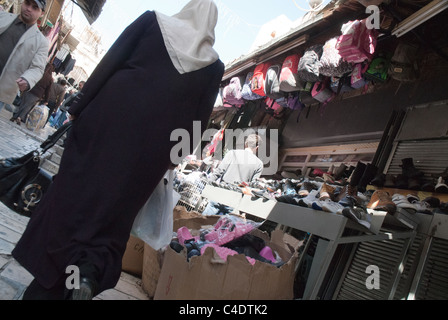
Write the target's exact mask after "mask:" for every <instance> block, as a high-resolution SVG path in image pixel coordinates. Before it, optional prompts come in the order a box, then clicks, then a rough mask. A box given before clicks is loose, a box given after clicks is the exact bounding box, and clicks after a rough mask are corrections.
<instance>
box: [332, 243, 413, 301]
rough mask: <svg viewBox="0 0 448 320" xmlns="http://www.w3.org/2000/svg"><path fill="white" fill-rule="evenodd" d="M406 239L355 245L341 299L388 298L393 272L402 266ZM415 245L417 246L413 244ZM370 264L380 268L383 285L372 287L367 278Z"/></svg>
mask: <svg viewBox="0 0 448 320" xmlns="http://www.w3.org/2000/svg"><path fill="white" fill-rule="evenodd" d="M404 243H405V240H403V239H398V240H383V241H370V242H361V243H359V245H358V246H357V248H356V249H355V250H356V251H355V253H354V255H353V259H352V261H351V263H350V264H349V266H348V269H347V272H346V274H345V276H344V277H343V280H342V282H341V284H340V289H339V291H338V292H337V295H336V299H337V300H385V299H388V297H389V292H390V290H391V287H392V285H393V283H392V282H393V279H392V277H393V274H394V272H395V270H396V268H397V267H398V262H399V261H398V259H399V257H400V255H401V251H402V249H403V246H404ZM412 247H413V246H412ZM370 265H376V266H378V268H379V270H380V289H379V290H375V289H373V290H369V289H367V287H366V280H367V277H368V276H369V274H367V273H366V269H367V267H368V266H370Z"/></svg>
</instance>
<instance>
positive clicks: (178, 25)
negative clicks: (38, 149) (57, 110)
mask: <svg viewBox="0 0 448 320" xmlns="http://www.w3.org/2000/svg"><path fill="white" fill-rule="evenodd" d="M217 11H218V9H217V7H216V4H215V3H214V2H213V1H211V0H192V1H190V2H189V3H188V4H186V5H185V7H184V8H183V9H182V10H181V11H180V12H179V13H177V14H175V15H173V16H166V15H164V14H162V13H160V12H156V11H147V12H145V13H143V14H142V15H141V16H140V17H139V18H137V19H136V20H135V21H134V22H133V23H132V24H130V25H129V26H128V27H127V28H126V29H125V30H124V31H123V33H122V34H121V35H120V36H119V37H118V39H117V40H116V41H115V43H114V44H113V45H112V47H111V48H110V49H109V51H108V52H107V53H106V55H105V56H104V58H103V59H102V60H101V62H100V63H99V64H98V66H97V67H96V69H95V70H94V71H93V73H92V74H91V75H90V77H89V79H88V80H87V81H86V84H85V85H84V87H83V89H82V91H81V92H80V94H79V95H78V96H77V97H76V99H75V101H74V102H73V104H72V105H71V107H70V110H69V113H70V118H71V120H72V123H73V124H72V129H71V132H70V134H69V135H68V137H67V139H66V143H65V149H64V153H63V156H62V159H61V163H60V167H59V172H58V175H57V176H56V177H55V179H54V181H53V183H52V185H51V186H50V188H49V189H48V191H47V193H46V195H45V197H44V198H43V199H42V200H41V202H40V204H39V206H38V207H37V208H36V210H35V211H34V213H33V215H32V216H31V218H30V220H29V222H28V225H27V228H26V230H25V232H24V233H23V235H22V237H21V239H20V240H19V241H18V243H17V245H16V247H15V249H14V250H13V257H14V258H15V259H16V260H17V261H18V262H19V263H20V264H21V265H22V266H23V267H24V268H26V269H27V270H28V271H29V272H30V273H31V274H32V275H33V276H34V280H33V281H32V282H31V284H30V286H29V287H28V288H27V290H26V291H25V293H24V295H23V299H25V300H27V299H74V300H81V299H92V297H93V296H95V295H97V294H99V293H101V292H102V291H104V290H107V289H111V288H114V287H115V286H116V284H117V282H118V280H119V278H120V274H121V262H122V259H123V255H124V252H125V250H126V244H127V242H128V239H129V236H130V233H131V229H132V226H133V223H134V220H135V217H136V216H137V214H138V213H139V211H140V209H141V208H142V207H143V206H144V204H145V203H146V202H147V200H148V198H149V197H150V195H151V194H152V192H153V191H154V190H155V188H156V186H157V185H158V184H159V182H160V181H161V180H162V178H163V176H164V175H165V173H166V172H167V171H168V170H169V168H171V166H172V165H173V162H172V159H171V150H172V149H173V148H174V147H175V146H176V145H177V144H178V141H172V139H171V135H172V133H173V131H175V130H176V129H182V130H183V131H185V132H186V133H188V134H189V135H190V137H193V128H195V127H196V126H195V122H196V121H199V122H200V123H201V132H203V131H204V130H205V129H206V127H207V124H208V121H209V118H210V115H211V113H212V111H213V106H214V103H215V101H216V96H217V94H218V91H219V84H220V82H221V80H222V76H223V74H224V64H223V63H222V61H221V60H220V59H219V55H218V53H217V52H216V51H215V50H214V49H213V45H214V42H215V33H214V29H215V26H216V23H217V19H218V12H217ZM168 84H169V85H168ZM173 88H175V90H174V91H173ZM186 138H188V137H186ZM189 141H190V139H189ZM196 142H199V141H196ZM196 142H195V141H190V148H191V149H190V150H193V148H194V147H195V146H196V144H195V143H196ZM174 164H176V163H174ZM69 266H70V267H71V268H72V269H73V268H74V269H77V270H78V271H79V275H80V281H79V285H80V287H79V289H72V288H67V287H66V285H65V283H66V281H67V279H68V277H69V276H70V275H69V274H67V273H66V270H67V268H68V267H69ZM68 280H70V279H68Z"/></svg>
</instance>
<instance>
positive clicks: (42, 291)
mask: <svg viewBox="0 0 448 320" xmlns="http://www.w3.org/2000/svg"><path fill="white" fill-rule="evenodd" d="M78 266H79V270H80V274H81V277H85V278H88V279H90V280H91V281H92V282H93V283H94V289H95V290H96V288H98V278H99V276H100V275H99V272H98V269H97V268H96V267H95V266H94V265H93V264H91V263H89V262H88V261H85V260H83V259H81V260H80V261H79V263H78ZM65 280H66V277H65V276H64V277H62V278H61V280H60V281H58V283H57V284H56V285H55V286H54V287H52V288H50V289H47V288H45V287H43V286H42V285H41V284H40V283H39V282H38V281H37V280H36V279H34V280H33V281H32V282H31V283H30V285H29V286H28V288H27V289H26V290H25V292H24V293H23V297H22V300H70V299H71V296H72V291H71V290H69V289H67V287H66V285H65ZM98 293H99V292H95V293H94V295H97V294H98Z"/></svg>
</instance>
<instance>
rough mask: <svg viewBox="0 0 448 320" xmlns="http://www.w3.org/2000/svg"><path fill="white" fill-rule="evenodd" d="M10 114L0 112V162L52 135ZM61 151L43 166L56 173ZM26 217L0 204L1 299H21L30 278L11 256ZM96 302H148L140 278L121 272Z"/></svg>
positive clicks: (51, 154)
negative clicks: (114, 282)
mask: <svg viewBox="0 0 448 320" xmlns="http://www.w3.org/2000/svg"><path fill="white" fill-rule="evenodd" d="M11 115H12V114H11V112H9V111H7V110H5V109H4V108H3V110H1V111H0V159H1V158H7V157H16V156H20V155H24V154H26V153H28V152H30V151H32V150H35V149H37V148H38V147H39V145H40V144H41V143H42V142H43V141H44V140H45V139H46V138H47V137H48V136H49V135H50V134H52V133H53V132H54V129H53V128H51V127H49V126H48V125H47V126H46V127H45V128H44V129H42V130H39V131H36V132H32V131H30V130H28V129H27V128H26V126H25V125H24V124H22V125H21V126H19V125H17V124H16V123H13V122H11V121H9V119H10V118H11ZM62 152H63V149H62V147H60V146H58V145H57V146H55V147H54V148H52V149H50V150H49V151H48V152H47V153H48V154H46V155H44V157H43V158H44V161H43V162H42V167H44V168H45V169H46V170H47V171H49V172H51V173H53V174H55V173H56V172H57V170H58V163H59V160H60V156H61V155H62ZM28 220H29V218H27V217H24V216H22V215H19V214H17V213H16V212H14V211H12V210H10V209H9V208H7V207H6V206H4V205H3V204H2V203H0V300H20V299H21V297H22V294H23V292H24V290H25V289H26V288H27V286H28V285H29V283H30V282H31V281H32V280H33V277H32V275H31V274H30V273H28V271H26V270H25V269H24V268H23V267H22V266H20V264H19V263H18V262H17V261H15V260H14V258H12V256H11V252H12V250H13V249H14V246H15V244H16V243H17V242H18V240H19V239H20V237H21V234H22V233H23V231H24V230H25V228H26V225H27V223H28ZM95 300H149V298H148V296H147V295H146V294H145V293H144V292H143V290H142V288H141V279H140V278H136V277H134V276H132V275H129V274H127V273H124V272H123V273H122V275H121V278H120V281H119V282H118V284H117V286H116V287H115V289H111V290H107V291H105V292H103V293H101V294H100V295H98V296H97V297H95Z"/></svg>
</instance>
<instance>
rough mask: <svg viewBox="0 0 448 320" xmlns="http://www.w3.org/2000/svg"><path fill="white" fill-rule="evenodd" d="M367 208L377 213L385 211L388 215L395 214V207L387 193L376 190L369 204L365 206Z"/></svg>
mask: <svg viewBox="0 0 448 320" xmlns="http://www.w3.org/2000/svg"><path fill="white" fill-rule="evenodd" d="M367 208H368V209H372V210H377V211H386V212H388V213H395V211H397V206H396V204H395V203H394V202H393V201H392V197H391V196H390V195H389V192H387V191H383V190H376V191H375V192H374V193H373V194H372V197H371V198H370V202H369V203H368V204H367Z"/></svg>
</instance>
